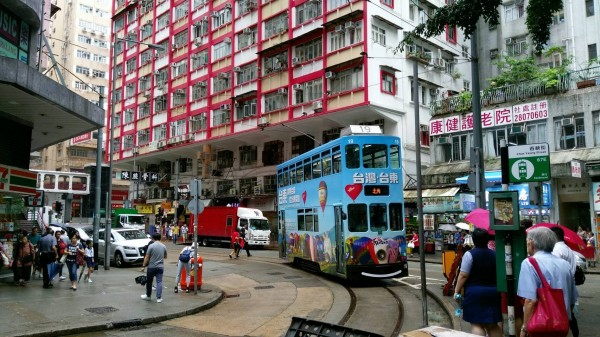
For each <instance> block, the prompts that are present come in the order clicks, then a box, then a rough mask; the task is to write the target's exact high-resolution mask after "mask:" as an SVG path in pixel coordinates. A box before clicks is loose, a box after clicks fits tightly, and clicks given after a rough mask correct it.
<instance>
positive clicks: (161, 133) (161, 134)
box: [153, 124, 167, 141]
mask: <svg viewBox="0 0 600 337" xmlns="http://www.w3.org/2000/svg"><path fill="white" fill-rule="evenodd" d="M153 131H154V140H155V141H158V140H163V139H167V126H166V125H165V124H161V125H158V126H155V127H154V130H153Z"/></svg>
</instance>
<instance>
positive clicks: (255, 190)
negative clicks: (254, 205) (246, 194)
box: [254, 186, 260, 194]
mask: <svg viewBox="0 0 600 337" xmlns="http://www.w3.org/2000/svg"><path fill="white" fill-rule="evenodd" d="M254 194H260V186H254Z"/></svg>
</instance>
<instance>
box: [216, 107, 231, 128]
mask: <svg viewBox="0 0 600 337" xmlns="http://www.w3.org/2000/svg"><path fill="white" fill-rule="evenodd" d="M212 115H213V120H212V125H213V126H219V125H223V124H227V123H229V121H230V118H229V116H230V114H229V109H216V110H213V112H212Z"/></svg>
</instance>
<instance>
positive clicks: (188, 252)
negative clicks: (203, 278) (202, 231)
mask: <svg viewBox="0 0 600 337" xmlns="http://www.w3.org/2000/svg"><path fill="white" fill-rule="evenodd" d="M195 251H196V243H192V245H191V246H185V247H183V249H182V250H181V252H180V253H179V259H178V260H177V276H176V277H175V293H178V292H179V280H180V278H181V272H182V271H183V269H184V268H185V284H186V287H185V288H186V290H185V292H186V293H189V292H190V270H191V262H192V258H193V257H194V252H195Z"/></svg>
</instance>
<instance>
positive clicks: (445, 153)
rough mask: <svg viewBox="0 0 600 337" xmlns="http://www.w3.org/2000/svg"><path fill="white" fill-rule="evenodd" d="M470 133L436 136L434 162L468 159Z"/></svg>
mask: <svg viewBox="0 0 600 337" xmlns="http://www.w3.org/2000/svg"><path fill="white" fill-rule="evenodd" d="M470 142H471V134H462V135H453V136H444V137H438V138H437V146H436V162H438V163H447V162H450V161H457V160H467V159H469V151H470V148H471V144H470Z"/></svg>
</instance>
